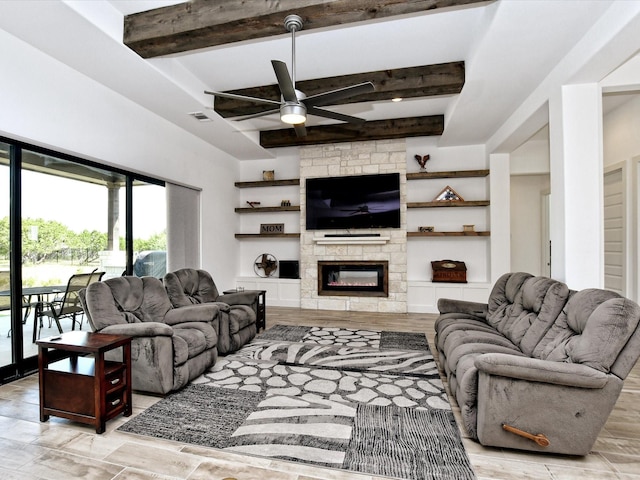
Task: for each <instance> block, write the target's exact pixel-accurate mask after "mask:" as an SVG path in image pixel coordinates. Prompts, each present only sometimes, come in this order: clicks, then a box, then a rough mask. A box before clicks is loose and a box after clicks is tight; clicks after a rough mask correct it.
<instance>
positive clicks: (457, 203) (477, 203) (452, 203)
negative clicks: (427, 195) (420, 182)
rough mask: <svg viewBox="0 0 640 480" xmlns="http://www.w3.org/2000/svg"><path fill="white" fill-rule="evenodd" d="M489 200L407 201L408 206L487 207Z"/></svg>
mask: <svg viewBox="0 0 640 480" xmlns="http://www.w3.org/2000/svg"><path fill="white" fill-rule="evenodd" d="M487 206H489V200H464V201H463V200H442V201H437V202H407V208H441V207H450V208H451V207H487Z"/></svg>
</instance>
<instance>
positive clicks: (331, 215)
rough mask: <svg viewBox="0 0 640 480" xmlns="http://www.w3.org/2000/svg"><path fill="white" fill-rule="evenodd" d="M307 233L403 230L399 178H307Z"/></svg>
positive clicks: (394, 174)
mask: <svg viewBox="0 0 640 480" xmlns="http://www.w3.org/2000/svg"><path fill="white" fill-rule="evenodd" d="M306 192H307V196H306V200H307V215H306V219H307V230H328V229H334V228H335V229H347V230H350V229H358V228H400V174H399V173H385V174H379V175H355V176H345V177H323V178H307V183H306Z"/></svg>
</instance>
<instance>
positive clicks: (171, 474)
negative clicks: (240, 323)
mask: <svg viewBox="0 0 640 480" xmlns="http://www.w3.org/2000/svg"><path fill="white" fill-rule="evenodd" d="M434 320H435V315H429V314H406V315H402V314H400V315H399V314H372V313H360V312H333V311H315V310H314V311H311V310H300V309H296V308H277V307H270V308H268V311H267V327H270V326H273V325H275V324H284V325H310V326H313V325H322V326H340V327H349V328H372V329H379V330H396V331H411V332H424V333H425V334H426V335H427V338H428V339H429V343H430V344H431V345H432V346H433V336H434V335H433V322H434ZM432 350H433V348H432ZM158 400H159V398H158V397H154V396H149V395H141V394H134V415H135V414H138V413H140V412H142V411H144V409H145V408H148V407H149V406H151V405H153V404H154V403H155V402H157V401H158ZM455 410H456V407H455V405H454V411H455ZM456 413H457V412H456ZM127 420H128V419H125V418H122V417H119V418H116V419H114V420H112V421H110V422H108V424H107V431H106V432H105V433H104V434H102V435H96V434H95V432H94V430H93V429H92V428H91V427H88V426H85V425H80V424H75V423H72V422H69V421H67V420H64V419H58V418H55V417H52V418H51V420H49V421H48V422H46V423H40V421H39V412H38V378H37V375H33V376H30V377H28V378H25V379H22V380H19V381H17V382H13V383H10V384H7V385H3V386H0V479H6V480H12V479H20V480H25V479H34V480H38V479H51V480H58V479H60V480H62V479H65V480H66V479H69V478H83V479H87V480H150V479H156V480H158V479H160V480H168V479H183V480H204V479H207V480H222V479H225V478H228V477H232V478H237V479H238V480H271V479H277V480H314V479H331V480H343V479H354V480H357V479H360V480H374V479H376V480H379V479H380V478H381V477H372V476H370V475H359V474H353V473H346V472H344V471H338V470H331V469H322V468H315V467H308V466H304V465H300V464H297V463H289V462H280V461H271V460H268V459H263V458H257V457H248V456H241V455H235V454H229V453H222V452H220V451H216V450H214V449H207V448H202V447H196V446H192V445H186V444H180V443H176V442H169V441H163V440H156V439H152V438H148V437H137V436H134V435H129V434H124V433H120V432H117V431H116V428H117V427H118V426H120V425H122V424H123V423H124V422H126V421H127ZM463 435H464V432H463ZM464 442H465V446H466V448H467V451H468V453H469V457H470V458H471V462H472V464H473V467H474V469H475V471H476V474H477V476H478V479H479V480H483V479H504V480H512V479H516V478H517V479H519V480H527V479H549V480H571V479H580V480H584V479H598V480H601V479H605V480H608V479H623V480H633V479H635V480H640V366H639V365H636V367H635V368H634V370H633V371H632V373H631V375H630V376H629V378H627V380H626V382H625V388H624V390H623V392H622V395H621V397H620V399H619V401H618V404H617V405H616V408H615V410H614V411H613V413H612V415H611V416H610V418H609V421H608V423H607V424H606V426H605V428H604V429H603V431H602V432H601V434H600V436H599V437H598V441H597V442H596V445H595V446H594V451H593V452H592V453H591V454H590V455H588V456H586V457H580V458H576V457H565V456H558V455H540V454H531V453H525V452H517V451H510V450H504V449H497V448H485V447H482V446H480V445H478V444H477V443H476V442H474V441H472V440H470V439H464Z"/></svg>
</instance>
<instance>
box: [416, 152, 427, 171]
mask: <svg viewBox="0 0 640 480" xmlns="http://www.w3.org/2000/svg"><path fill="white" fill-rule="evenodd" d="M429 158H430V156H429V155H424V156H422V155H416V156H415V159H416V160H417V161H418V163H419V164H420V170H422V171H423V172H426V171H427V167H426V165H427V160H429Z"/></svg>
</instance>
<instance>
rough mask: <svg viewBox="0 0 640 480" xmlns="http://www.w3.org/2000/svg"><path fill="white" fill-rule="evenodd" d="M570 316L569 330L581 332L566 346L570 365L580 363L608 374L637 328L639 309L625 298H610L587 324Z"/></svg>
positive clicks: (591, 316)
mask: <svg viewBox="0 0 640 480" xmlns="http://www.w3.org/2000/svg"><path fill="white" fill-rule="evenodd" d="M573 318H574V317H572V315H569V322H568V323H569V326H570V327H571V328H577V329H578V331H579V332H580V334H579V335H575V336H574V337H573V338H571V339H570V340H569V342H567V353H568V354H569V358H570V360H571V361H572V362H573V363H582V364H584V365H588V366H590V367H592V368H595V369H596V370H599V371H601V372H609V370H610V368H611V365H613V362H615V361H616V358H617V357H618V354H619V353H620V351H621V350H622V348H623V347H624V346H625V345H626V343H627V341H628V340H629V338H630V337H631V335H632V334H633V333H634V332H635V330H636V328H637V327H638V320H639V319H640V307H638V305H637V304H636V303H635V302H631V301H629V300H627V299H626V298H612V299H609V300H606V301H605V302H603V303H602V304H600V305H599V306H598V307H597V308H596V309H595V310H594V311H593V313H592V314H591V315H590V316H589V318H588V321H587V322H586V323H583V322H582V321H580V320H582V319H578V316H576V317H575V319H576V323H575V325H574V324H573V322H572V319H573Z"/></svg>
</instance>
